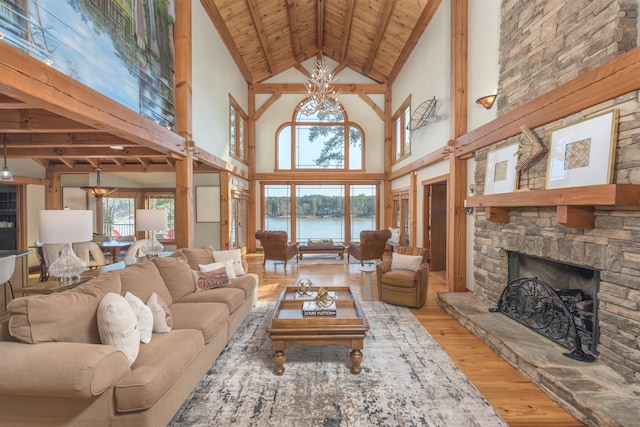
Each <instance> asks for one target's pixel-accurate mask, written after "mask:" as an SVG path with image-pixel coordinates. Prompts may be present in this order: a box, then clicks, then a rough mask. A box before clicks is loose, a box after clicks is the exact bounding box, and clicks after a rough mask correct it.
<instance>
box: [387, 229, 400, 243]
mask: <svg viewBox="0 0 640 427" xmlns="http://www.w3.org/2000/svg"><path fill="white" fill-rule="evenodd" d="M389 231H390V232H391V238H390V239H389V242H391V243H400V229H399V228H391V227H389Z"/></svg>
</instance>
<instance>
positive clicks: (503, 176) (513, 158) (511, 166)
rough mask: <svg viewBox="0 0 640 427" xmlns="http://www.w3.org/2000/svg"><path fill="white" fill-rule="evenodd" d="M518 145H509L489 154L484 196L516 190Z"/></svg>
mask: <svg viewBox="0 0 640 427" xmlns="http://www.w3.org/2000/svg"><path fill="white" fill-rule="evenodd" d="M517 161H518V144H513V145H508V146H506V147H502V148H499V149H497V150H494V151H490V152H489V154H487V172H486V175H485V183H484V194H500V193H511V192H513V191H515V189H516V163H517Z"/></svg>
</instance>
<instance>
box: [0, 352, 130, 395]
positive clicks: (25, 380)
mask: <svg viewBox="0 0 640 427" xmlns="http://www.w3.org/2000/svg"><path fill="white" fill-rule="evenodd" d="M0 354H2V363H0V378H2V381H0V394H2V395H10V394H14V395H15V394H22V395H27V396H48V397H51V396H56V397H77V398H90V397H93V396H97V395H99V394H101V393H103V392H104V391H106V390H107V389H108V388H109V387H111V386H112V385H115V384H116V383H117V382H118V381H120V380H121V379H122V378H124V377H125V376H126V375H128V374H129V373H130V372H131V369H130V368H129V363H128V362H127V358H126V357H125V355H124V353H122V352H121V351H118V350H117V349H116V348H115V347H111V346H108V345H102V344H83V343H72V342H46V343H40V344H38V345H26V344H23V343H18V342H2V343H0ZM11 366H24V367H25V369H26V371H28V375H25V369H10V368H9V367H11ZM79 367H82V368H81V369H79Z"/></svg>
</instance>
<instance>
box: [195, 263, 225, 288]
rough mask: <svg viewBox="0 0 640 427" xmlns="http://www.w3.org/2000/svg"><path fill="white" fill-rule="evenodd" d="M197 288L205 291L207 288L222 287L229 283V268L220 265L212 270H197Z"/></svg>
mask: <svg viewBox="0 0 640 427" xmlns="http://www.w3.org/2000/svg"><path fill="white" fill-rule="evenodd" d="M196 273H197V278H196V290H197V291H204V290H207V289H214V288H221V287H223V286H227V285H229V284H230V283H231V282H229V276H227V269H226V268H225V267H220V268H218V269H215V270H210V271H197V272H196Z"/></svg>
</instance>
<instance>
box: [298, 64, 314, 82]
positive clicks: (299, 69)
mask: <svg viewBox="0 0 640 427" xmlns="http://www.w3.org/2000/svg"><path fill="white" fill-rule="evenodd" d="M294 68H295V69H296V70H298V71H300V72H301V73H302V74H304V76H305V77H306V78H308V79H310V78H311V73H310V72H309V70H307V69H306V68H304V67H303V66H302V64H301V63H299V62H298V63H296V64H295V65H294Z"/></svg>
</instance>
